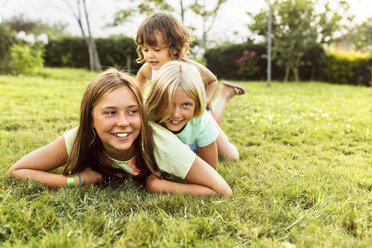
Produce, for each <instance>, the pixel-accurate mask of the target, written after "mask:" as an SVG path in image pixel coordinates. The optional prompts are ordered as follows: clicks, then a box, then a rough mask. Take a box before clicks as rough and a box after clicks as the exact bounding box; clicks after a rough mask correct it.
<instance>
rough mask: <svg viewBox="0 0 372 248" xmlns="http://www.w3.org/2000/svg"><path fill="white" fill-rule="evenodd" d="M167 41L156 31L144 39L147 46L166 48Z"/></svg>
mask: <svg viewBox="0 0 372 248" xmlns="http://www.w3.org/2000/svg"><path fill="white" fill-rule="evenodd" d="M165 41H166V40H165V39H164V37H163V34H162V33H161V32H160V31H155V32H153V33H152V34H149V35H146V36H145V37H144V45H145V46H166V44H165Z"/></svg>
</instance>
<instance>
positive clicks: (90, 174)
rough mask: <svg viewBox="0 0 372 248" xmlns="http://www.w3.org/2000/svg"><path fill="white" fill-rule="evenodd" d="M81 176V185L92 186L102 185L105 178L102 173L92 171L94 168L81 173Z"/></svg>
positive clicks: (88, 168)
mask: <svg viewBox="0 0 372 248" xmlns="http://www.w3.org/2000/svg"><path fill="white" fill-rule="evenodd" d="M80 176H81V185H85V184H91V183H98V184H100V183H102V181H103V177H102V175H101V174H100V173H98V172H96V171H94V170H92V168H90V167H87V168H85V169H84V170H83V171H82V172H80Z"/></svg>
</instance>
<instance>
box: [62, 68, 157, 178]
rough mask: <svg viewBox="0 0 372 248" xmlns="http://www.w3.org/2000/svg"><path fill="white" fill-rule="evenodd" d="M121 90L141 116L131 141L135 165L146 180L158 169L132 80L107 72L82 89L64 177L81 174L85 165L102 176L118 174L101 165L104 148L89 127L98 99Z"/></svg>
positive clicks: (141, 102) (148, 129)
mask: <svg viewBox="0 0 372 248" xmlns="http://www.w3.org/2000/svg"><path fill="white" fill-rule="evenodd" d="M121 87H128V88H129V89H130V91H131V92H132V93H133V95H134V96H135V98H136V100H137V102H138V106H139V112H140V116H141V130H140V134H139V136H138V137H137V138H136V140H135V141H134V148H135V160H136V166H137V167H138V168H139V169H141V173H140V175H141V176H143V177H146V176H147V175H149V174H150V173H151V172H152V173H154V172H155V171H157V170H158V167H157V164H156V161H155V156H154V141H153V138H152V129H151V127H150V126H149V124H148V118H147V115H146V112H145V111H144V107H143V98H142V95H141V93H140V90H139V89H138V88H137V85H136V82H135V80H134V79H133V78H132V77H131V76H130V75H128V74H127V73H125V72H121V71H118V70H117V69H108V70H106V71H104V72H102V73H101V74H99V75H98V76H97V77H96V78H94V79H93V80H92V81H91V82H90V83H89V85H88V87H87V89H86V90H85V93H84V96H83V99H82V101H81V106H80V124H79V128H78V130H77V134H76V138H75V140H74V143H73V146H72V150H71V155H70V157H69V160H68V163H67V165H66V167H65V169H64V171H63V174H65V175H67V174H70V173H72V172H75V171H78V172H79V171H82V170H84V169H85V168H86V167H87V166H88V165H89V166H91V167H92V168H93V169H94V170H96V171H97V172H100V173H102V174H104V175H106V176H114V175H115V174H116V173H121V171H118V170H115V169H113V168H112V167H109V166H107V165H106V163H105V159H104V148H103V145H102V141H101V139H100V138H99V136H98V134H97V133H96V131H95V130H94V129H93V128H92V123H93V117H92V111H93V107H94V106H96V105H97V104H98V103H99V101H101V99H102V98H103V97H104V96H106V95H107V94H109V93H110V92H112V91H113V90H116V89H119V88H121Z"/></svg>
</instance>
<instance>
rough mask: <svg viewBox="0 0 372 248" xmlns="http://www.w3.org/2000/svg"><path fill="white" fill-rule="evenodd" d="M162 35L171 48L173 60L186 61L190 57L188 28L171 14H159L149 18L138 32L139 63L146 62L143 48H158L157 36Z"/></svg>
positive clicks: (170, 53)
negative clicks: (146, 45) (147, 46)
mask: <svg viewBox="0 0 372 248" xmlns="http://www.w3.org/2000/svg"><path fill="white" fill-rule="evenodd" d="M158 33H160V34H161V35H162V38H163V41H164V43H165V45H167V46H168V47H169V57H170V58H171V59H172V60H183V61H185V60H186V59H187V57H188V56H189V55H190V34H189V32H188V31H187V30H186V28H185V27H184V26H183V25H182V24H181V23H180V22H179V21H178V20H177V19H176V18H175V17H174V16H173V15H171V14H169V13H166V12H158V13H154V14H152V15H150V16H148V17H147V18H146V19H145V20H144V21H143V22H142V24H141V25H140V27H139V28H138V30H137V36H136V43H137V54H138V58H137V60H136V61H137V62H138V63H143V62H145V60H144V56H143V53H142V47H143V46H144V45H145V43H146V44H148V45H150V46H157V45H159V44H157V41H156V35H157V34H158Z"/></svg>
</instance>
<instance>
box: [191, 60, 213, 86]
mask: <svg viewBox="0 0 372 248" xmlns="http://www.w3.org/2000/svg"><path fill="white" fill-rule="evenodd" d="M186 62H187V63H189V64H191V65H194V66H195V67H196V68H198V70H199V72H200V74H201V76H202V78H203V79H205V80H207V82H209V81H212V80H217V79H216V77H215V75H214V74H213V73H212V72H211V71H210V70H209V69H208V68H207V67H205V66H204V65H202V64H200V63H198V62H196V61H195V60H191V59H188V60H187V61H186Z"/></svg>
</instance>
